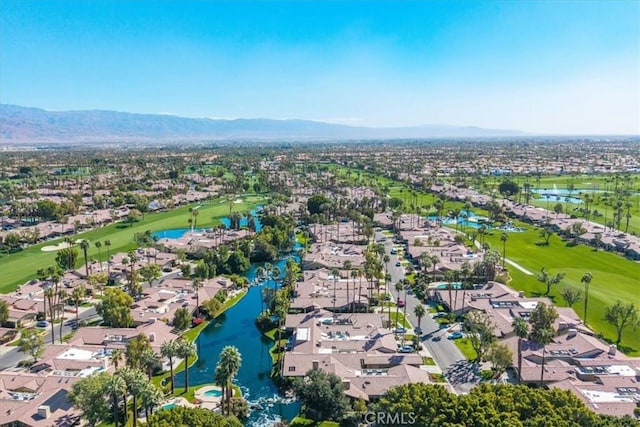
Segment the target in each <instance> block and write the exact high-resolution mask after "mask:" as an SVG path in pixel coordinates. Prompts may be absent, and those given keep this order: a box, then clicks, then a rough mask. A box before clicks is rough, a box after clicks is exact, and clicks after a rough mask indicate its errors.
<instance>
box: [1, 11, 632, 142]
mask: <svg viewBox="0 0 640 427" xmlns="http://www.w3.org/2000/svg"><path fill="white" fill-rule="evenodd" d="M639 17H640V2H637V1H606V2H595V1H594V2H581V1H564V2H553V1H519V2H506V1H477V2H476V1H447V2H439V1H433V2H415V1H403V2H342V1H325V2H314V1H297V2H296V1H289V2H272V1H253V2H249V1H180V2H177V1H170V0H167V1H149V2H111V1H101V0H96V1H92V2H77V1H46V2H42V1H30V0H28V1H13V0H8V1H6V2H3V6H2V14H0V102H2V103H5V104H16V105H22V106H27V107H37V108H43V109H46V110H52V111H66V110H92V109H99V110H112V111H123V112H132V113H146V114H172V115H177V116H181V117H193V118H204V117H208V118H270V119H290V118H295V119H304V120H316V121H323V122H330V123H338V124H346V125H354V126H366V127H404V126H420V125H426V124H433V125H452V126H474V127H481V128H491V129H513V130H519V131H524V132H529V133H534V134H558V135H562V134H567V135H589V134H605V135H617V134H620V135H623V134H628V135H638V134H640V41H639V40H640V19H639Z"/></svg>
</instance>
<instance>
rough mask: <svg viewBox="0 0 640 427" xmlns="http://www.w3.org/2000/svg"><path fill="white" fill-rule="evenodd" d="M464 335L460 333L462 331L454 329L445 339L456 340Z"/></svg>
mask: <svg viewBox="0 0 640 427" xmlns="http://www.w3.org/2000/svg"><path fill="white" fill-rule="evenodd" d="M463 336H464V335H463V334H462V332H459V331H456V332H451V333H450V334H449V335H448V336H447V339H448V340H457V339H460V338H462V337H463Z"/></svg>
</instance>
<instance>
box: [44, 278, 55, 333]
mask: <svg viewBox="0 0 640 427" xmlns="http://www.w3.org/2000/svg"><path fill="white" fill-rule="evenodd" d="M55 297H56V292H55V291H54V289H53V287H51V286H47V287H46V288H45V290H44V298H45V300H46V301H48V302H49V321H50V322H51V344H55V342H56V340H55V332H54V328H53V321H54V319H55V311H54V304H55ZM44 315H45V317H46V316H47V313H45V314H44Z"/></svg>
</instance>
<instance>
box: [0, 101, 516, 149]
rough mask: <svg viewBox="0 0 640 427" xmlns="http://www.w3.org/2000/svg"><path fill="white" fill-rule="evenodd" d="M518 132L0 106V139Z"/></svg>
mask: <svg viewBox="0 0 640 427" xmlns="http://www.w3.org/2000/svg"><path fill="white" fill-rule="evenodd" d="M526 135H527V134H525V133H524V132H520V131H516V130H504V129H484V128H479V127H471V126H445V125H424V126H415V127H388V128H374V127H358V126H347V125H340V124H334V123H325V122H320V121H312V120H297V119H293V120H274V119H233V120H225V119H209V118H198V119H196V118H186V117H179V116H173V115H167V114H136V113H124V112H117V111H103V110H81V111H47V110H43V109H40V108H32V107H21V106H17V105H9V104H0V143H3V144H29V143H81V142H95V143H100V142H143V143H144V142H153V141H207V140H278V139H280V140H348V139H393V138H486V137H516V136H526Z"/></svg>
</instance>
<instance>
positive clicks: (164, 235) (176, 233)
mask: <svg viewBox="0 0 640 427" xmlns="http://www.w3.org/2000/svg"><path fill="white" fill-rule="evenodd" d="M260 209H262V206H258V207H256V208H255V209H254V210H252V211H251V215H252V216H253V217H254V221H255V224H256V231H260V230H261V229H262V224H260V218H258V211H260ZM220 222H222V223H223V224H224V225H225V227H227V228H229V227H231V220H230V219H229V217H223V218H220ZM248 223H249V219H248V218H247V217H243V218H242V219H241V220H240V227H246V226H247V224H248ZM189 231H192V230H191V228H189V227H183V228H171V229H168V230H160V231H154V232H153V233H151V236H152V237H157V238H159V239H179V238H181V237H182V236H184V235H185V234H186V233H187V232H189ZM193 231H194V232H196V233H204V232H206V231H210V230H209V229H207V228H195V229H193Z"/></svg>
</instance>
